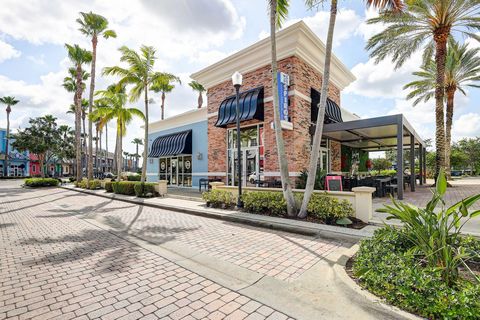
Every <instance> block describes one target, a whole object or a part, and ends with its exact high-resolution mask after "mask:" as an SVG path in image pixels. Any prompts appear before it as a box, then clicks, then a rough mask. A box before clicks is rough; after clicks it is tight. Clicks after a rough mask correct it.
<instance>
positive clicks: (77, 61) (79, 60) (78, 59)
mask: <svg viewBox="0 0 480 320" xmlns="http://www.w3.org/2000/svg"><path fill="white" fill-rule="evenodd" d="M65 47H66V48H67V53H68V58H69V59H70V61H71V62H72V63H73V64H74V66H75V70H76V77H75V78H76V91H75V98H76V101H75V106H76V108H75V146H76V153H75V154H76V156H75V159H76V173H77V177H76V178H77V181H80V179H81V178H82V170H81V160H80V158H81V145H80V143H81V142H80V141H81V139H80V135H81V130H80V118H81V115H82V94H83V86H82V83H83V82H82V81H83V80H82V79H83V78H82V76H83V66H84V65H85V64H88V63H90V62H91V61H92V54H91V52H90V51H87V50H85V49H82V48H80V47H79V46H78V45H77V44H75V45H73V46H72V45H69V44H65Z"/></svg>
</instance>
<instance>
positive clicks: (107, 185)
mask: <svg viewBox="0 0 480 320" xmlns="http://www.w3.org/2000/svg"><path fill="white" fill-rule="evenodd" d="M112 183H113V182H112V181H106V182H105V191H107V192H113V186H112Z"/></svg>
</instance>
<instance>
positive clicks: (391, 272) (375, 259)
mask: <svg viewBox="0 0 480 320" xmlns="http://www.w3.org/2000/svg"><path fill="white" fill-rule="evenodd" d="M445 190H446V180H444V176H443V173H441V174H440V175H439V178H438V180H437V184H436V189H435V190H434V194H433V197H432V200H431V201H430V202H429V203H428V204H427V206H426V207H425V208H417V207H414V206H411V205H409V204H405V203H402V202H397V201H393V204H392V205H387V206H385V209H383V210H382V211H383V212H386V213H389V214H390V216H389V218H387V219H393V218H394V219H398V220H400V221H401V222H402V227H401V228H395V227H391V226H386V227H385V228H383V229H379V230H377V231H376V232H375V234H374V236H373V237H372V238H371V239H366V240H362V241H361V242H360V246H359V250H358V252H357V253H356V255H355V256H354V257H352V259H350V261H349V262H348V263H347V266H346V269H347V273H349V274H350V276H351V277H352V278H354V279H355V281H357V283H358V284H359V285H360V286H362V287H363V288H365V289H367V290H368V291H370V292H372V293H373V294H375V295H377V296H378V297H381V298H383V299H385V300H386V301H387V302H388V303H390V304H392V305H395V306H397V307H399V308H401V309H403V310H406V311H409V312H411V313H414V314H417V315H419V316H421V317H425V318H428V319H480V240H478V239H476V238H473V237H471V236H468V237H467V236H464V235H463V234H462V233H461V229H462V226H463V223H464V222H465V221H466V220H467V221H468V220H469V219H472V218H475V217H477V216H479V215H480V211H475V210H470V211H469V208H471V206H472V205H473V204H474V203H475V202H477V201H478V200H480V195H476V196H472V197H469V198H466V199H464V200H462V201H461V202H459V203H457V204H455V205H453V206H451V207H449V208H446V207H445V205H444V202H443V196H444V194H445Z"/></svg>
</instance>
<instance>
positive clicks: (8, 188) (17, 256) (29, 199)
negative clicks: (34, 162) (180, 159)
mask: <svg viewBox="0 0 480 320" xmlns="http://www.w3.org/2000/svg"><path fill="white" fill-rule="evenodd" d="M15 186H18V183H16V184H15V183H14V182H4V181H2V182H1V183H0V241H1V243H0V264H1V265H0V319H5V318H8V319H31V318H36V319H50V318H57V319H97V318H102V319H140V318H141V319H244V318H245V319H265V318H269V319H270V318H271V319H287V318H288V317H287V316H286V315H284V314H282V313H280V312H278V311H276V310H273V309H272V308H270V307H268V306H266V305H263V304H261V303H259V302H257V301H255V300H252V299H250V298H248V297H245V296H242V295H240V294H238V293H236V292H234V291H232V290H229V289H227V288H225V287H222V286H220V285H218V284H216V283H215V282H213V281H211V280H208V279H205V278H204V277H202V276H200V275H198V274H196V273H195V272H192V271H190V270H186V269H185V268H182V267H180V266H178V265H176V264H175V263H173V262H171V261H169V260H167V259H165V258H163V257H161V256H159V255H157V254H154V253H152V252H150V251H148V250H145V249H142V248H140V247H138V246H136V245H134V244H132V243H130V242H128V241H125V240H123V239H121V238H119V237H117V236H115V235H113V234H112V233H110V232H108V231H105V230H103V229H101V228H98V227H96V226H94V225H92V224H91V223H89V222H88V220H87V219H81V218H82V217H84V216H85V215H88V214H91V212H93V211H95V210H97V211H99V212H101V208H103V210H105V212H107V211H108V212H110V213H112V212H117V213H118V214H127V213H128V212H131V213H132V214H135V212H137V211H138V208H139V207H138V206H132V205H129V204H126V203H123V202H118V201H109V202H108V205H109V207H108V208H106V207H105V204H106V203H105V199H101V198H98V197H95V196H87V195H83V194H79V193H76V192H72V191H66V190H61V189H48V190H46V189H43V190H23V189H20V188H18V187H17V188H15ZM166 228H167V227H166ZM170 232H173V233H174V232H182V231H181V230H177V231H173V230H170ZM184 232H186V231H185V230H184ZM164 240H165V241H166V240H168V239H167V238H165V239H164Z"/></svg>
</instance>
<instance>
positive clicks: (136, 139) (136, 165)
mask: <svg viewBox="0 0 480 320" xmlns="http://www.w3.org/2000/svg"><path fill="white" fill-rule="evenodd" d="M132 143H133V144H135V148H136V151H135V171H136V170H138V157H139V155H140V154H139V153H138V146H139V145H140V146H143V141H142V139H140V138H135V139H133V140H132Z"/></svg>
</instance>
